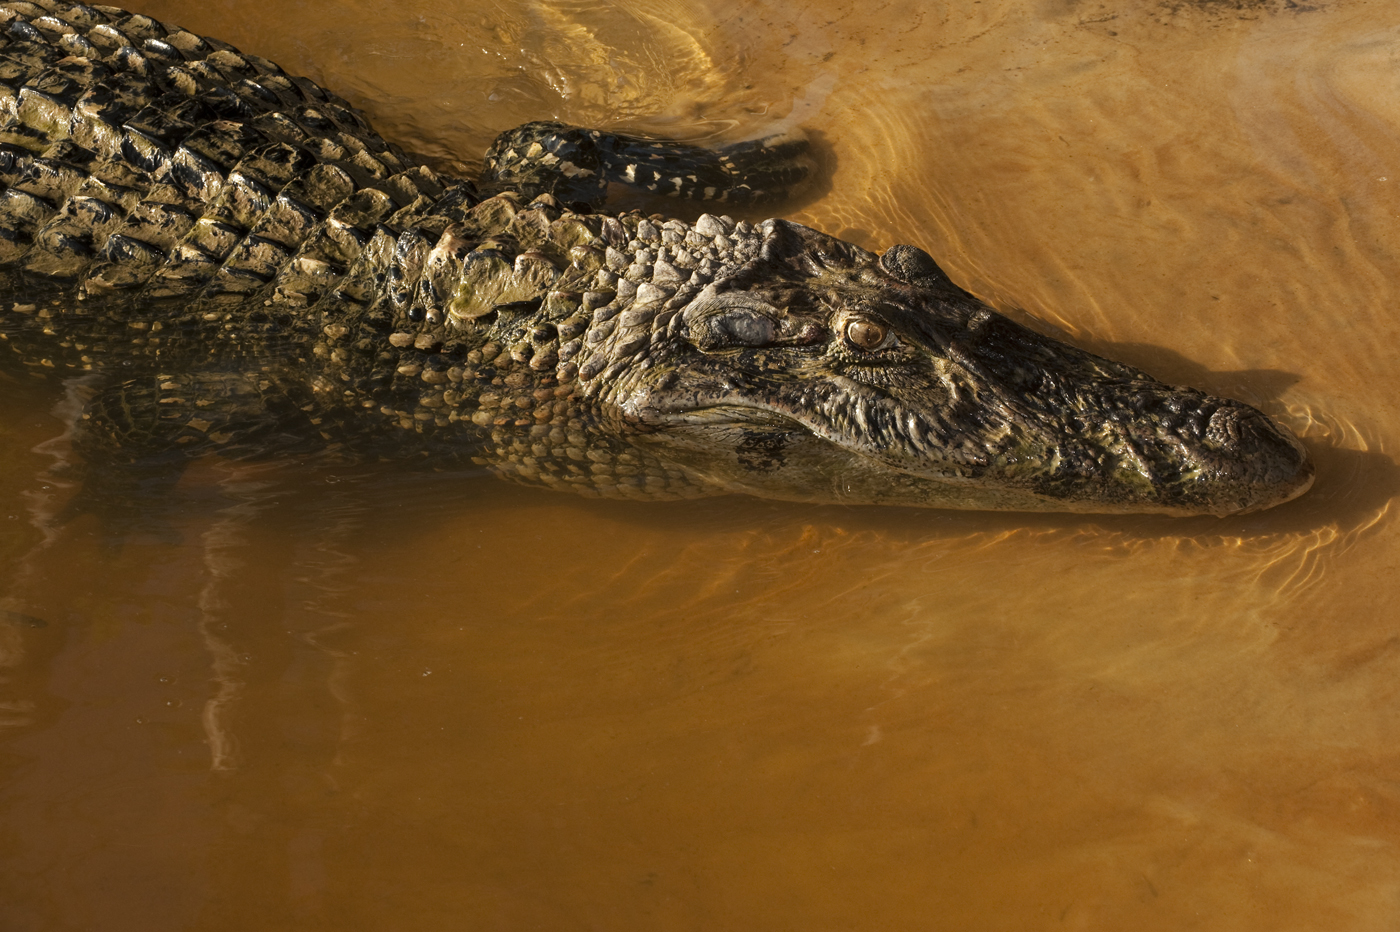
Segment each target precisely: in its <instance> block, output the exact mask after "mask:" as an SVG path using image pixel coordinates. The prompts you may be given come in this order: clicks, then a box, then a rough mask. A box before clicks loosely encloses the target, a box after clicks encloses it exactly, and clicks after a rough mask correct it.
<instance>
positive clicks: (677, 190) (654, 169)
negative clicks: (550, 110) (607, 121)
mask: <svg viewBox="0 0 1400 932" xmlns="http://www.w3.org/2000/svg"><path fill="white" fill-rule="evenodd" d="M807 148H808V144H807V138H806V137H805V136H804V135H802V134H801V132H800V131H798V132H788V133H783V134H780V135H776V136H769V137H767V138H765V139H756V140H750V141H748V142H739V143H734V144H733V145H729V146H725V147H723V148H720V149H705V148H702V147H700V146H692V145H687V144H685V143H679V142H667V141H664V140H655V139H643V138H641V137H639V136H624V135H620V134H617V133H605V132H602V131H600V130H593V129H583V128H580V127H576V126H568V125H566V124H564V123H552V122H539V123H526V124H525V125H523V126H518V127H516V128H515V129H513V130H510V131H508V132H505V133H502V134H501V135H500V136H498V137H497V138H496V141H495V142H494V143H492V145H491V149H490V151H488V152H487V154H486V169H485V171H484V172H483V174H482V184H481V186H482V188H483V190H484V191H486V192H494V191H497V190H503V189H507V188H509V189H512V190H517V191H521V192H522V193H525V194H526V195H528V196H530V197H535V196H537V195H540V194H546V193H547V194H552V195H554V196H555V197H557V198H559V199H560V200H561V201H565V202H581V203H587V204H591V205H597V204H601V203H602V202H603V200H604V199H605V197H606V195H607V187H608V185H609V184H623V185H628V186H630V187H633V188H635V189H637V190H638V191H644V192H648V193H651V194H657V195H664V196H667V197H681V198H687V199H689V200H696V201H713V202H715V203H723V204H731V205H744V204H753V203H758V202H761V201H776V200H781V199H782V198H784V197H786V196H788V195H789V194H791V193H792V192H793V191H794V190H796V188H797V187H798V186H799V185H800V184H801V183H802V182H803V181H804V180H805V179H806V178H807V176H808V175H809V174H810V173H811V170H812V162H811V159H810V158H809V157H808V156H807Z"/></svg>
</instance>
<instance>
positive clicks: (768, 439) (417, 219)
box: [0, 0, 1312, 515]
mask: <svg viewBox="0 0 1400 932" xmlns="http://www.w3.org/2000/svg"><path fill="white" fill-rule="evenodd" d="M0 121H2V122H3V126H0V188H3V190H0V340H3V341H4V342H5V343H6V344H7V345H8V351H6V350H0V358H4V359H6V360H8V363H9V366H8V367H9V368H10V369H12V370H14V371H30V372H34V373H40V374H53V375H55V376H58V377H62V378H67V379H71V380H80V381H82V383H83V385H84V386H85V390H86V392H87V395H86V396H85V397H86V398H87V401H86V406H85V409H84V410H83V412H82V414H81V416H80V419H79V420H78V421H77V422H76V423H75V425H74V431H73V442H74V445H75V447H76V449H77V450H78V452H79V453H80V454H81V456H82V458H83V460H85V461H86V462H87V463H88V464H89V465H88V468H87V478H86V482H87V488H88V492H87V493H86V494H88V495H99V496H104V495H105V496H120V495H121V494H122V493H123V490H124V489H130V488H133V484H136V483H143V482H149V481H152V479H151V477H153V476H165V477H167V478H168V479H169V481H173V477H175V476H178V474H179V470H180V465H181V464H182V463H184V462H188V461H189V460H191V459H193V458H195V457H198V456H202V455H206V454H210V453H215V454H220V455H223V456H226V457H231V458H247V457H254V456H267V455H286V456H300V455H309V454H311V453H312V452H314V451H320V452H323V453H325V454H327V455H331V456H335V457H344V458H349V459H365V458H369V459H373V458H390V457H392V458H409V459H418V460H424V461H428V462H431V463H435V464H442V465H445V466H446V465H452V464H466V463H468V462H475V463H478V464H484V465H487V466H489V467H490V468H491V469H493V470H494V471H496V472H497V473H499V474H501V475H502V476H505V477H508V478H511V479H514V480H518V481H521V482H526V483H531V484H535V485H540V486H546V487H549V488H553V489H567V490H572V491H575V492H580V493H583V494H585V495H601V496H611V497H618V498H629V499H669V498H685V497H694V496H704V495H715V494H722V493H734V492H742V493H748V494H751V495H757V496H763V497H768V498H778V499H789V500H796V501H804V502H846V503H882V504H896V505H919V506H930V507H936V508H986V509H1011V510H1038V511H1045V510H1054V511H1071V512H1159V513H1166V514H1174V515H1190V514H1216V515H1226V514H1233V513H1238V512H1245V511H1252V510H1255V509H1260V508H1265V507H1268V506H1271V505H1275V504H1278V503H1280V502H1283V501H1287V500H1288V499H1291V498H1293V497H1295V496H1297V495H1299V494H1301V493H1302V492H1303V491H1304V490H1306V489H1307V488H1308V486H1309V484H1310V483H1311V481H1312V466H1311V464H1310V462H1309V459H1308V456H1307V453H1306V451H1305V450H1304V448H1303V447H1302V446H1301V445H1300V444H1299V442H1298V441H1297V440H1296V439H1294V437H1293V436H1291V435H1290V434H1289V433H1288V432H1287V431H1286V430H1284V429H1282V428H1280V427H1279V426H1277V425H1276V424H1274V423H1273V422H1272V421H1270V420H1269V418H1267V417H1266V416H1265V415H1263V414H1262V413H1260V412H1259V411H1257V410H1255V409H1254V408H1252V407H1249V406H1248V405H1245V404H1241V403H1239V402H1235V401H1230V400H1226V399H1224V398H1218V397H1213V396H1211V395H1208V394H1205V393H1203V392H1200V391H1195V390H1192V389H1188V388H1178V387H1172V386H1169V385H1166V384H1164V383H1162V382H1159V381H1157V380H1155V379H1153V378H1151V377H1150V376H1148V375H1147V374H1145V373H1143V372H1141V371H1139V370H1137V369H1134V368H1130V367H1128V366H1125V365H1120V364H1118V363H1115V362H1111V361H1109V360H1107V359H1103V358H1100V357H1098V356H1094V355H1091V354H1090V353H1087V352H1084V351H1082V350H1079V349H1076V348H1074V347H1071V346H1068V345H1066V344H1064V343H1061V342H1058V341H1056V340H1053V339H1050V338H1048V337H1046V336H1044V335H1042V334H1040V333H1037V332H1036V331H1034V330H1031V329H1028V328H1027V327H1024V326H1021V325H1019V324H1017V323H1015V322H1013V321H1011V320H1010V319H1008V318H1006V317H1004V316H1002V315H1001V314H998V313H997V312H995V311H993V310H992V309H991V308H990V307H988V306H987V305H985V304H984V303H982V302H981V301H979V300H978V299H977V298H975V297H973V296H972V295H971V294H969V293H968V292H966V291H964V290H962V289H961V288H959V287H958V286H957V285H955V284H954V283H953V282H952V281H950V280H949V278H948V276H947V275H945V274H944V273H943V271H941V270H940V269H939V267H938V265H937V264H936V263H935V262H934V260H933V259H932V258H930V256H929V255H928V254H927V253H925V252H923V251H922V250H920V249H917V248H915V247H913V246H894V247H892V248H890V249H889V250H887V251H886V252H885V253H884V254H883V255H877V254H875V253H872V252H869V251H867V250H865V249H862V248H860V247H858V246H855V245H852V244H850V243H846V242H842V241H841V240H838V239H835V238H833V237H830V236H827V235H825V234H823V233H820V232H818V231H816V230H813V229H810V228H808V227H805V226H801V225H799V224H796V223H790V222H787V221H784V220H766V221H764V222H762V223H757V224H750V223H747V222H735V221H733V220H731V219H730V218H729V217H727V216H716V215H711V214H705V215H703V216H701V217H700V218H699V219H698V220H697V221H696V222H694V223H685V222H682V221H680V220H674V219H666V218H665V217H663V216H661V215H643V214H642V213H640V212H636V211H631V212H624V213H615V214H609V213H606V212H602V211H601V207H602V206H603V203H604V200H605V197H606V194H607V189H608V186H609V185H610V184H614V183H615V184H628V185H634V186H637V187H639V188H641V189H643V190H648V191H653V192H656V193H665V194H672V195H676V196H681V197H688V198H695V199H700V200H710V201H713V202H715V203H717V204H726V205H729V204H736V203H753V202H757V201H759V200H762V199H764V198H765V197H773V196H781V195H783V194H785V193H786V192H788V191H789V190H790V189H791V188H793V186H794V185H796V184H798V183H799V182H800V181H801V180H802V178H803V177H804V175H806V174H807V170H808V165H809V163H808V160H807V157H806V155H805V143H804V142H803V141H802V140H800V139H797V138H795V137H791V136H786V137H774V138H770V139H766V140H758V141H751V142H747V143H740V144H735V145H732V146H729V147H727V148H720V149H716V150H707V149H702V148H695V147H690V146H686V145H682V144H678V143H667V142H659V141H648V140H644V139H638V138H634V137H626V136H619V135H613V134H608V133H602V132H598V131H595V130H589V129H581V128H577V127H570V126H565V125H562V124H558V123H530V124H526V125H525V126H522V127H520V128H518V129H516V130H513V131H510V132H507V133H505V134H504V135H502V136H501V137H500V138H498V139H497V141H496V143H495V144H494V145H493V147H492V149H491V151H490V152H489V153H488V154H487V157H486V161H485V170H484V172H483V175H482V178H481V179H480V181H479V182H478V183H477V184H473V183H472V182H471V181H467V180H463V179H460V178H455V177H449V176H447V175H445V174H443V173H439V172H437V171H434V170H432V169H430V168H429V167H426V166H425V165H423V164H421V163H420V162H419V161H418V160H415V159H414V158H412V157H410V156H409V155H407V154H405V152H404V151H403V150H401V149H399V148H397V147H396V146H394V145H392V144H390V143H387V142H385V141H384V140H383V139H381V138H380V137H379V135H377V134H376V133H375V132H374V130H373V129H371V127H370V126H369V124H368V123H367V122H366V121H365V119H364V118H363V116H362V115H361V114H360V113H359V112H357V111H356V110H355V109H354V108H352V107H351V106H350V105H349V104H347V103H346V102H345V101H344V100H342V99H340V98H339V97H336V96H335V95H334V94H331V93H329V92H328V91H326V90H324V89H322V88H321V87H319V86H317V85H316V84H314V83H312V82H311V81H308V80H306V79H305V78H299V77H294V76H292V75H289V74H286V73H285V72H283V71H282V70H281V69H280V68H278V67H277V66H275V65H273V64H272V63H270V62H268V61H266V60H264V59H261V58H258V57H257V56H254V55H247V54H243V53H241V52H239V51H237V50H236V49H234V48H232V47H230V46H229V45H227V44H225V43H222V42H219V41H216V40H214V39H208V38H201V37H199V36H196V35H193V34H191V33H189V32H186V31H184V30H181V29H179V28H177V27H174V26H171V25H167V24H164V23H160V22H157V21H155V20H152V19H150V18H148V17H145V16H141V15H136V14H132V13H128V12H124V11H122V10H118V9H115V8H112V7H106V6H83V5H79V4H74V3H66V2H61V0H34V2H3V3H0ZM722 209H723V208H721V210H722ZM94 490H95V491H94Z"/></svg>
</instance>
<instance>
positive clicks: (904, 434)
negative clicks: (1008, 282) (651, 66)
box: [607, 220, 1312, 514]
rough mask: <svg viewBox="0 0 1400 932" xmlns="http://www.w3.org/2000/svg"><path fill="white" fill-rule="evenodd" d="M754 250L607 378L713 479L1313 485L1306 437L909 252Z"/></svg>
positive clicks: (957, 497)
mask: <svg viewBox="0 0 1400 932" xmlns="http://www.w3.org/2000/svg"><path fill="white" fill-rule="evenodd" d="M752 246H753V247H754V248H752V249H750V250H749V251H748V255H749V256H750V258H748V259H747V260H746V261H741V262H739V263H737V264H735V265H733V266H731V267H729V268H727V269H726V270H724V271H723V272H722V273H721V274H718V275H716V277H715V278H714V280H713V281H712V282H711V283H710V284H708V285H706V286H705V287H704V288H703V289H702V290H700V292H699V293H698V294H696V295H695V296H694V297H693V298H692V299H691V300H689V301H688V302H687V303H685V304H684V305H683V306H680V307H676V308H674V309H673V310H672V312H668V313H658V312H655V309H654V311H653V313H652V314H651V315H650V317H648V321H649V326H648V333H647V335H646V337H645V338H642V337H641V336H640V335H639V337H638V338H637V339H634V340H633V341H632V342H631V343H630V344H629V345H630V347H631V351H632V352H631V355H628V358H627V361H626V362H623V360H621V359H614V361H613V371H614V372H615V373H616V374H617V375H619V376H621V378H619V379H618V381H617V383H616V384H614V385H612V386H610V387H609V388H608V389H607V396H608V399H609V402H610V403H611V404H613V405H616V406H617V407H618V408H619V409H620V410H621V411H623V412H625V415H626V417H627V419H628V420H629V422H631V423H633V424H635V425H637V427H638V428H639V430H638V432H637V435H636V437H635V439H634V440H633V442H634V443H636V444H637V445H639V446H643V447H645V448H646V449H647V451H648V452H649V453H650V454H651V455H653V456H655V457H658V458H660V459H663V460H667V461H670V462H674V463H678V464H680V465H682V466H683V467H684V468H686V469H687V470H688V471H690V472H691V473H692V474H693V475H695V476H696V477H697V478H698V479H699V480H701V481H702V482H704V483H705V484H708V485H710V486H717V487H720V488H724V489H728V490H732V491H744V492H750V493H753V494H758V495H764V496H767V497H776V498H788V499H794V500H803V501H838V502H851V503H863V502H868V503H882V504H904V505H921V506H932V507H946V508H995V509H1013V510H1056V511H1081V512H1161V513H1167V514H1200V513H1209V514H1231V513H1236V512H1241V511H1249V510H1254V509H1258V508H1263V507H1267V506H1269V505H1273V504H1277V503H1279V502H1281V501H1285V500H1287V499H1289V498H1292V497H1294V496H1296V495H1298V494H1301V493H1302V492H1303V491H1304V490H1305V489H1306V488H1307V487H1308V485H1309V484H1310V483H1311V480H1312V466H1311V464H1310V463H1309V461H1308V457H1307V454H1306V452H1305V451H1304V450H1303V448H1302V447H1301V445H1300V444H1299V443H1298V442H1297V441H1296V440H1295V439H1294V438H1293V437H1292V436H1291V435H1290V434H1288V433H1287V432H1286V431H1285V430H1283V429H1281V428H1279V427H1277V426H1276V425H1275V424H1273V422H1271V421H1270V420H1269V419H1268V418H1267V417H1265V416H1264V415H1263V414H1261V413H1260V412H1259V411H1257V410H1255V409H1253V408H1251V407H1249V406H1247V405H1244V404H1241V403H1239V402H1234V401H1229V400H1226V399H1222V398H1217V397H1213V396H1210V395H1207V394H1205V393H1203V392H1199V391H1196V390H1193V389H1185V388H1176V387H1172V386H1168V385H1165V384H1163V383H1161V382H1159V381H1157V380H1155V379H1153V378H1152V377H1150V376H1148V375H1147V374H1146V373H1143V372H1141V371H1139V370H1137V369H1133V368H1130V367H1128V366H1124V365H1120V364H1118V363H1114V362H1111V361H1109V360H1106V359H1102V358H1100V357H1097V356H1094V355H1092V354H1090V353H1086V352H1084V351H1082V350H1079V349H1076V348H1074V347H1071V346H1069V345H1066V344H1063V343H1060V342H1058V341H1055V340H1052V339H1050V338H1048V337H1045V336H1043V335H1041V334H1038V333H1036V332H1034V331H1032V330H1029V329H1027V328H1026V327H1023V326H1021V325H1019V324H1016V323H1014V322H1013V321H1011V320H1009V319H1007V318H1006V317H1003V316H1002V315H1000V314H998V313H996V312H995V311H993V310H991V309H990V308H988V307H987V306H986V305H984V304H982V303H981V302H979V301H978V300H977V299H975V298H974V297H972V296H971V295H969V294H968V293H966V292H964V291H962V290H961V289H959V288H958V287H957V286H955V285H954V284H953V283H952V282H951V281H950V280H949V279H948V277H947V276H946V275H945V274H944V273H943V272H942V270H941V269H939V268H938V266H937V264H936V263H935V262H934V261H933V259H932V258H930V257H929V256H928V254H927V253H924V252H923V251H921V250H919V249H916V248H915V247H912V246H895V247H893V248H891V249H890V250H888V251H887V252H886V253H885V254H884V255H883V256H876V255H874V254H873V253H870V252H868V251H866V250H864V249H861V248H859V247H857V246H854V245H851V244H849V243H845V242H842V241H840V240H837V239H835V238H833V237H830V236H826V235H824V234H821V233H818V232H816V231H814V230H811V229H809V228H807V227H803V226H800V225H798V224H794V223H788V222H785V221H780V220H770V221H767V222H765V223H764V224H762V225H761V226H760V227H759V228H758V229H757V230H756V231H755V233H754V242H753V244H752ZM740 252H741V253H742V252H743V250H740ZM640 316H641V315H637V316H634V321H636V322H640V319H639V318H640ZM624 355H626V354H624ZM619 363H621V365H619ZM624 368H625V369H627V372H626V373H625V374H624V373H623V372H622V371H621V370H622V369H624Z"/></svg>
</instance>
